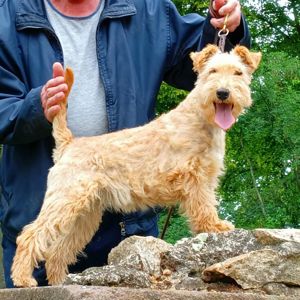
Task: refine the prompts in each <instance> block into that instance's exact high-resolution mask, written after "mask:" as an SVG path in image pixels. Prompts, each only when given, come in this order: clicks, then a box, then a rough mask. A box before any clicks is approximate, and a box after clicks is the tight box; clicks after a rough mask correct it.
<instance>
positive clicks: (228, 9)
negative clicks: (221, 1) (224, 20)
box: [218, 0, 240, 16]
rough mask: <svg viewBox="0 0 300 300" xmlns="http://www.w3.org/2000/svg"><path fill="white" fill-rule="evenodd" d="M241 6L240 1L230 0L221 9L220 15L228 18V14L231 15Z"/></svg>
mask: <svg viewBox="0 0 300 300" xmlns="http://www.w3.org/2000/svg"><path fill="white" fill-rule="evenodd" d="M239 5H240V4H239V1H237V0H230V1H228V2H227V3H226V4H225V5H224V6H222V7H221V8H220V9H219V11H218V13H219V14H220V15H221V16H226V15H228V14H231V13H232V12H233V11H234V10H235V9H236V8H237V7H238V6H239Z"/></svg>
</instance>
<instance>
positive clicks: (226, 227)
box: [215, 220, 234, 232]
mask: <svg viewBox="0 0 300 300" xmlns="http://www.w3.org/2000/svg"><path fill="white" fill-rule="evenodd" d="M231 230H234V225H233V224H232V223H230V222H229V221H225V220H220V222H218V223H217V224H216V225H215V231H216V232H223V231H231Z"/></svg>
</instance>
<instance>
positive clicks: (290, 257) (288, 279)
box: [202, 245, 300, 289]
mask: <svg viewBox="0 0 300 300" xmlns="http://www.w3.org/2000/svg"><path fill="white" fill-rule="evenodd" d="M283 248H284V247H283ZM289 250H290V251H287V252H286V254H282V253H283V252H282V251H281V252H280V251H274V250H271V249H263V250H257V251H252V252H249V253H247V254H242V255H239V256H237V257H234V258H231V259H228V260H225V261H223V262H221V263H217V264H214V265H212V266H210V267H208V268H206V269H205V270H204V271H203V276H202V278H203V279H204V281H206V282H214V281H218V280H222V279H223V278H226V277H230V278H232V279H234V280H235V281H236V282H237V283H238V284H239V285H240V286H241V287H242V288H243V289H250V288H262V287H263V286H264V285H266V284H267V283H271V282H280V283H285V284H288V285H294V286H300V245H299V247H298V248H297V247H295V248H293V250H292V248H289Z"/></svg>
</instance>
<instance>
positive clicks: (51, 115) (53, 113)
mask: <svg viewBox="0 0 300 300" xmlns="http://www.w3.org/2000/svg"><path fill="white" fill-rule="evenodd" d="M59 111H60V106H59V105H54V106H51V108H49V109H48V110H47V113H46V114H45V115H46V119H47V120H48V121H49V122H51V123H52V122H53V119H54V117H55V116H56V115H57V114H58V113H59Z"/></svg>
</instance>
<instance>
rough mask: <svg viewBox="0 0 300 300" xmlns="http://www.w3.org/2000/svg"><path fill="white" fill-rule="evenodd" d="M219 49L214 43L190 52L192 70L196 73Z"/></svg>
mask: <svg viewBox="0 0 300 300" xmlns="http://www.w3.org/2000/svg"><path fill="white" fill-rule="evenodd" d="M218 51H219V48H218V47H217V46H216V45H208V46H206V47H205V48H204V49H203V50H202V51H200V52H192V53H191V54H190V57H191V59H192V61H193V66H194V67H193V70H194V71H195V72H197V73H199V71H200V70H201V68H202V67H203V66H204V65H205V63H206V62H207V61H208V60H209V59H210V58H211V57H212V56H214V55H215V54H216V53H217V52H218Z"/></svg>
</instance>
